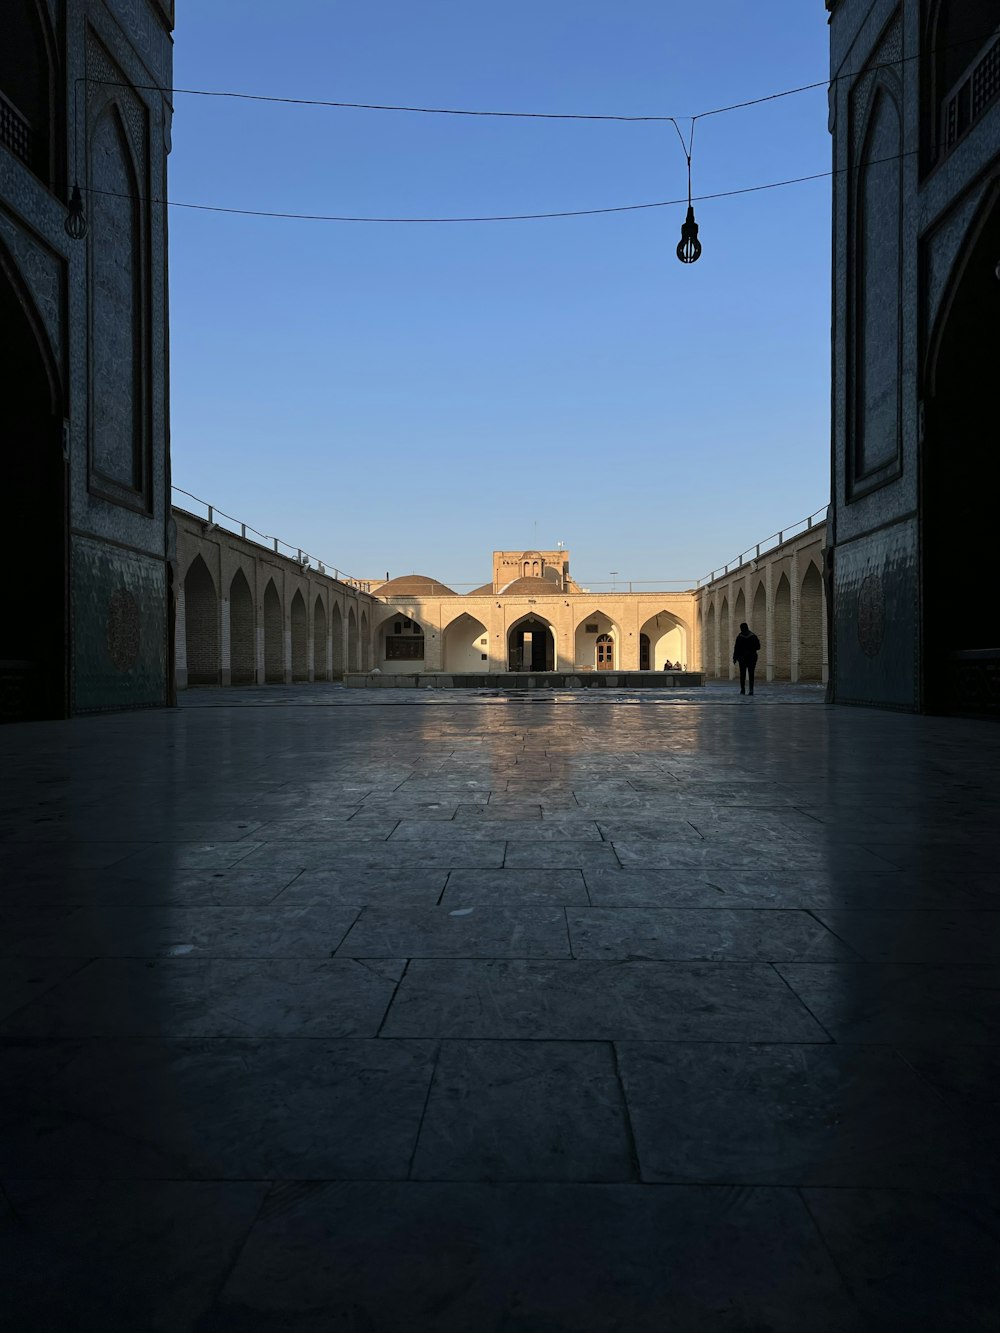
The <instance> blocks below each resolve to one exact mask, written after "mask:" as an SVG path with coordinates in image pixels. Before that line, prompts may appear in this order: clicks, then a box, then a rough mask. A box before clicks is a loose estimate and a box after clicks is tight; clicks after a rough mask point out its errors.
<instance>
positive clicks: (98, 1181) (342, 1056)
mask: <svg viewBox="0 0 1000 1333" xmlns="http://www.w3.org/2000/svg"><path fill="white" fill-rule="evenodd" d="M0 756H2V761H3V762H2V768H0V882H2V888H0V912H2V918H3V925H4V930H3V958H2V965H0V1032H2V1036H3V1042H4V1044H3V1052H2V1056H0V1116H2V1122H3V1123H2V1133H0V1180H2V1188H3V1196H2V1198H0V1210H2V1219H0V1220H2V1228H3V1253H4V1255H5V1259H6V1263H5V1265H4V1267H5V1275H4V1282H3V1295H2V1304H3V1309H4V1324H5V1327H7V1328H9V1329H11V1330H12V1333H37V1331H40V1330H46V1331H48V1330H58V1331H59V1333H118V1331H119V1330H121V1331H123V1333H278V1330H288V1331H289V1333H612V1331H614V1333H765V1331H767V1333H849V1331H850V1333H853V1331H854V1330H859V1331H862V1330H863V1331H865V1333H867V1331H868V1330H874V1331H876V1333H900V1330H905V1333H925V1331H926V1333H944V1331H945V1330H959V1331H960V1333H973V1330H991V1331H992V1333H995V1330H996V1329H997V1327H998V1310H1000V1286H998V1279H997V1273H998V1271H1000V1262H998V1261H1000V1253H998V1238H1000V1207H998V1203H997V1196H996V1192H995V1187H996V1183H997V1166H998V1161H1000V1129H998V1124H1000V1114H998V1112H1000V1106H998V1101H1000V1093H998V1087H1000V1080H998V1077H997V1076H998V1073H1000V1058H998V1050H997V1043H998V1040H1000V928H998V923H1000V917H998V909H1000V875H998V870H997V861H998V831H997V812H998V803H997V794H996V793H997V782H998V778H997V774H998V772H1000V731H998V730H997V729H996V728H995V727H994V726H991V725H989V724H986V723H975V722H964V721H947V720H940V719H929V718H916V717H910V716H903V715H895V714H891V713H882V712H874V711H865V710H851V709H833V708H830V707H827V706H826V705H825V704H823V702H822V692H821V691H820V690H818V689H815V688H813V689H809V688H803V689H796V688H794V687H784V688H779V687H767V686H761V689H760V691H759V693H758V695H757V696H756V697H755V698H753V699H741V698H740V697H739V695H738V692H734V690H733V688H732V687H731V686H710V687H708V688H706V689H703V690H692V691H690V692H664V693H663V694H659V693H655V694H651V693H647V692H641V693H636V694H635V695H620V696H616V695H614V694H609V692H605V691H600V692H593V693H591V692H589V691H578V692H572V693H567V694H558V695H554V694H551V693H546V692H539V693H537V694H534V695H530V696H522V697H517V698H511V697H505V696H502V695H489V694H482V695H480V694H476V693H474V692H468V691H462V692H459V691H427V692H420V693H417V692H411V691H403V690H400V691H370V692H367V691H360V690H350V691H349V690H344V689H342V688H339V687H336V686H297V687H294V688H281V687H274V688H269V689H259V690H212V691H210V690H196V691H191V692H190V693H189V694H188V695H187V696H186V697H185V698H184V700H183V706H182V707H181V708H179V709H177V710H174V711H169V712H167V711H158V712H150V713H145V714H131V715H119V716H113V717H103V718H94V719H83V720H77V721H74V722H71V723H62V724H34V725H30V726H21V727H9V728H6V729H5V730H4V731H3V732H2V733H0Z"/></svg>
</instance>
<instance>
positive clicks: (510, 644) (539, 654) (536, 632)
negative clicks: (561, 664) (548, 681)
mask: <svg viewBox="0 0 1000 1333" xmlns="http://www.w3.org/2000/svg"><path fill="white" fill-rule="evenodd" d="M555 664H556V632H555V629H554V628H553V626H552V623H551V621H548V620H546V619H545V617H544V616H540V615H536V614H535V612H533V611H529V612H528V613H527V614H525V615H523V616H519V617H518V618H517V620H515V621H514V623H513V624H512V625H511V626H509V628H508V630H507V665H508V670H510V671H533V672H538V671H554V670H555Z"/></svg>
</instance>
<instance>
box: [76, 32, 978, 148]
mask: <svg viewBox="0 0 1000 1333" xmlns="http://www.w3.org/2000/svg"><path fill="white" fill-rule="evenodd" d="M996 31H997V29H996V28H991V29H990V30H989V31H988V32H984V33H983V34H982V35H981V36H977V37H967V38H964V39H963V40H962V41H960V42H951V43H949V44H948V45H946V46H942V47H935V48H933V49H932V50H928V51H919V52H917V53H916V54H914V55H911V56H900V57H899V59H898V60H886V61H882V62H880V63H877V64H873V65H865V66H863V68H861V69H858V70H853V71H851V72H849V73H846V74H835V75H833V77H832V78H829V79H818V80H817V81H816V82H815V83H803V84H801V85H800V86H799V87H797V88H783V89H781V90H780V91H779V92H775V93H765V94H764V95H763V96H762V97H751V98H748V99H747V100H746V101H743V102H732V103H730V104H729V105H728V106H717V107H712V108H711V110H709V111H699V112H698V113H697V115H694V116H681V117H674V116H619V115H597V114H583V113H579V112H565V111H562V112H560V111H479V110H469V109H467V108H462V107H441V106H405V105H397V104H395V103H389V102H335V101H329V100H326V99H323V98H310V97H276V96H273V95H270V94H266V93H238V92H228V91H224V90H222V91H220V90H215V89H207V88H164V87H161V86H160V85H159V84H153V83H148V84H143V83H124V82H123V83H116V82H114V81H113V80H110V79H90V78H88V77H87V76H86V75H81V76H80V78H78V79H77V80H76V81H77V83H98V84H100V85H101V86H102V87H108V88H132V89H134V90H135V91H138V92H156V93H161V94H171V95H175V94H179V95H183V96H186V97H223V98H232V99H235V100H237V101H244V102H274V103H277V104H279V105H285V106H317V107H330V108H332V109H335V110H354V111H402V112H406V113H413V114H419V115H425V116H479V117H491V116H492V117H500V118H503V119H508V120H607V121H621V122H627V123H633V124H635V123H666V122H668V121H673V122H674V123H676V121H677V119H680V120H691V121H696V120H704V119H705V118H706V117H708V116H721V115H724V114H725V113H726V112H729V111H742V110H744V109H745V108H747V107H751V106H761V105H762V104H763V103H765V102H776V101H778V100H779V99H780V98H783V97H794V96H796V95H797V94H799V93H808V92H812V91H814V90H815V89H816V88H829V87H830V86H831V85H833V84H836V83H839V82H841V81H842V80H844V79H849V80H853V79H856V78H857V77H858V76H859V75H860V74H867V73H868V72H870V71H875V70H879V69H891V68H894V67H895V66H897V65H905V64H907V63H908V62H909V61H911V60H920V59H921V58H922V57H923V56H925V55H936V54H938V53H939V52H942V51H950V50H952V49H954V48H956V47H961V46H972V45H973V44H974V43H976V42H984V41H985V40H986V39H987V38H988V37H992V36H993V35H994V33H996Z"/></svg>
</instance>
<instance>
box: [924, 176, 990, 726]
mask: <svg viewBox="0 0 1000 1333" xmlns="http://www.w3.org/2000/svg"><path fill="white" fill-rule="evenodd" d="M962 254H963V260H961V261H960V267H959V271H958V273H957V274H956V275H955V278H954V280H953V285H952V288H951V291H950V293H949V299H948V301H947V303H946V305H945V307H944V310H943V312H942V315H941V319H940V323H939V326H938V329H937V331H936V336H935V339H934V342H933V343H932V346H931V356H930V366H929V376H928V378H929V383H928V390H929V395H928V399H927V400H926V409H925V411H926V426H925V443H924V449H923V475H922V484H921V505H920V507H921V518H922V542H921V563H922V580H923V589H924V596H923V626H922V643H923V660H924V669H923V681H924V705H925V706H926V707H928V708H930V709H932V710H933V711H938V712H954V711H962V710H964V709H966V708H972V709H975V710H977V711H978V710H979V709H980V708H982V709H984V710H986V711H994V710H997V709H998V708H1000V700H998V699H997V698H996V697H995V694H994V697H993V698H992V701H991V699H990V693H991V690H990V688H989V680H990V678H992V680H993V681H996V679H997V672H998V669H1000V629H998V626H997V618H996V616H995V615H990V614H984V613H983V605H984V603H983V594H982V581H983V578H984V577H986V573H987V571H988V570H989V569H990V568H991V567H992V564H993V561H994V560H995V558H996V496H997V488H998V486H1000V451H998V449H997V442H996V433H997V432H996V388H995V385H996V374H997V366H998V365H1000V280H998V277H997V267H998V264H1000V183H998V184H997V185H996V186H995V187H994V189H993V192H992V195H991V198H990V200H989V202H988V204H987V206H986V208H985V209H984V210H983V212H981V213H980V217H979V221H978V225H976V226H974V227H973V229H972V232H971V234H970V236H969V238H968V240H967V242H966V245H965V247H964V248H963V252H962ZM955 652H958V653H965V654H978V656H972V657H966V658H964V659H963V658H952V659H951V662H952V666H953V669H949V667H948V665H947V664H946V663H947V659H948V657H949V655H950V654H952V653H955ZM990 663H992V665H990ZM977 682H978V683H977ZM980 687H982V690H981V691H980ZM995 688H996V687H995V685H994V686H993V690H995ZM980 692H982V698H978V699H977V698H975V697H973V696H975V695H976V694H978V693H980Z"/></svg>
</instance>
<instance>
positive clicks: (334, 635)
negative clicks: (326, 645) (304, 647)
mask: <svg viewBox="0 0 1000 1333" xmlns="http://www.w3.org/2000/svg"><path fill="white" fill-rule="evenodd" d="M330 642H331V646H332V648H333V661H332V662H331V663H330V669H331V671H332V672H333V674H334V675H335V676H342V675H343V674H344V663H345V661H346V654H345V652H344V616H343V612H342V611H341V609H340V603H339V602H337V601H335V602H334V604H333V610H332V611H331V612H330Z"/></svg>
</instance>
